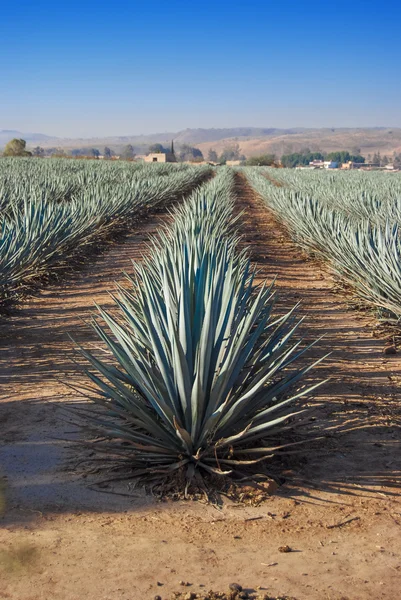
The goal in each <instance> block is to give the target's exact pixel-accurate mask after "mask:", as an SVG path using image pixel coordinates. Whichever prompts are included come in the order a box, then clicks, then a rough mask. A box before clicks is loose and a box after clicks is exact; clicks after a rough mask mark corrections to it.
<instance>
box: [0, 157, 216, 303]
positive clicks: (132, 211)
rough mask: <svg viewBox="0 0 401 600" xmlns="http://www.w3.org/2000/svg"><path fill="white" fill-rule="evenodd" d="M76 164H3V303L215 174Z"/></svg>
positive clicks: (172, 168) (173, 168)
mask: <svg viewBox="0 0 401 600" xmlns="http://www.w3.org/2000/svg"><path fill="white" fill-rule="evenodd" d="M74 162H75V161H67V160H51V161H45V160H41V159H36V160H35V159H29V161H28V160H24V159H8V160H6V159H2V160H1V161H0V191H1V194H2V196H1V198H0V201H1V202H2V205H3V210H2V211H1V215H0V302H4V301H9V300H10V299H15V298H16V297H17V296H18V292H19V291H21V290H23V289H24V287H25V286H26V285H29V284H30V283H31V282H32V280H35V279H37V278H38V277H40V276H42V275H43V274H45V273H47V272H48V271H49V270H52V269H53V270H54V269H60V268H63V267H64V266H65V265H66V264H68V262H69V260H70V259H71V256H72V255H74V254H75V253H76V252H77V249H79V248H82V247H83V246H87V245H88V244H90V243H93V242H97V241H98V240H99V239H100V238H102V237H105V236H106V235H107V234H108V233H109V232H110V230H111V229H114V228H116V226H121V225H124V224H125V223H126V222H127V219H131V218H133V217H138V216H139V215H140V214H143V213H144V212H146V211H147V210H149V209H151V208H155V207H157V206H158V205H162V204H163V203H165V202H166V201H167V200H171V199H172V198H174V197H177V196H179V195H184V194H186V193H188V192H189V191H191V190H192V189H193V187H194V186H196V185H198V184H200V183H201V182H202V181H203V180H204V178H205V177H208V176H210V175H211V170H210V169H209V168H208V167H205V168H204V167H188V166H185V167H178V168H177V167H176V165H169V166H168V167H167V168H166V166H164V165H162V166H161V168H159V167H158V166H156V165H145V166H142V165H140V166H139V167H138V166H137V165H135V164H131V163H124V164H123V165H120V164H118V163H109V164H107V163H104V164H101V165H99V163H97V162H94V161H88V162H86V161H85V162H80V161H77V166H76V165H74ZM64 170H65V173H64Z"/></svg>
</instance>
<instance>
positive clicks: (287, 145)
mask: <svg viewBox="0 0 401 600" xmlns="http://www.w3.org/2000/svg"><path fill="white" fill-rule="evenodd" d="M14 137H19V138H23V139H24V140H26V141H27V145H28V147H30V148H33V147H34V146H38V145H39V146H42V147H43V148H50V147H57V148H63V149H65V150H72V149H73V148H84V147H85V148H88V147H89V148H99V149H100V150H101V151H102V149H103V148H104V146H109V147H110V148H112V149H113V150H114V151H115V152H117V153H118V152H120V151H121V149H122V148H123V146H125V145H127V144H132V145H133V146H134V148H135V151H136V152H137V153H138V154H140V153H142V152H145V151H146V150H147V148H148V147H149V145H150V144H153V143H156V142H159V143H161V144H163V145H165V146H167V145H170V143H171V140H174V145H175V147H176V148H178V147H179V146H180V145H182V144H191V145H194V146H197V147H199V148H200V149H201V150H202V152H203V153H204V154H206V153H207V151H208V150H209V149H210V148H213V149H214V150H216V151H217V152H218V153H219V152H221V151H222V150H223V149H224V148H226V147H227V146H230V145H233V144H238V145H239V147H240V152H241V153H243V154H245V156H253V155H257V154H263V153H274V154H276V155H277V156H281V155H282V154H288V153H290V152H299V151H300V150H304V149H306V148H309V149H310V150H312V151H321V152H330V151H332V150H350V151H355V150H356V149H360V151H361V153H362V154H363V155H364V156H367V155H368V154H373V153H375V152H379V151H380V152H381V153H382V154H387V155H388V156H391V155H392V154H393V152H394V151H395V152H397V153H399V152H401V128H398V127H393V128H390V127H366V128H347V127H340V128H319V129H318V128H303V127H298V128H290V129H279V128H275V127H270V128H267V127H233V128H224V129H184V130H182V131H178V132H164V133H153V134H147V135H124V136H108V137H93V138H58V137H55V136H49V135H45V134H43V133H24V132H21V131H14V130H2V131H1V130H0V147H4V146H5V144H6V143H7V142H8V141H9V140H10V139H12V138H14Z"/></svg>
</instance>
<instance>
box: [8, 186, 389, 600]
mask: <svg viewBox="0 0 401 600" xmlns="http://www.w3.org/2000/svg"><path fill="white" fill-rule="evenodd" d="M238 209H241V210H243V211H244V214H243V216H242V232H243V234H244V244H246V245H248V246H250V249H251V252H252V256H253V259H254V260H255V261H256V262H257V263H258V265H259V267H260V277H266V278H268V279H271V278H272V277H274V276H275V275H277V276H278V279H277V290H278V303H277V310H278V312H281V311H283V310H284V309H285V308H289V307H290V306H292V305H293V304H294V303H295V302H298V301H300V302H301V303H302V304H301V308H300V312H301V314H306V315H307V318H306V321H305V324H304V326H303V327H304V330H305V332H306V335H307V337H308V339H311V340H312V339H315V338H316V337H319V336H320V335H322V334H323V333H324V334H325V338H324V339H323V340H322V341H321V342H320V343H319V346H318V347H317V348H315V349H314V350H313V354H312V356H314V357H317V356H321V355H323V354H325V353H327V352H328V351H332V355H331V356H330V357H329V358H328V359H327V360H326V361H324V362H323V363H322V364H321V365H320V366H319V368H318V372H317V373H316V376H317V377H319V378H320V377H321V378H326V377H328V376H330V377H331V380H330V382H328V383H327V384H326V385H325V386H324V387H323V388H321V391H320V392H319V395H318V399H319V400H320V401H322V402H323V407H321V408H319V409H318V410H317V413H316V415H317V420H319V419H320V421H321V422H323V423H324V424H325V425H326V426H333V427H334V426H340V427H343V426H344V424H345V423H348V426H349V425H350V424H351V423H352V426H353V430H352V431H348V432H347V433H344V434H342V435H341V436H340V435H339V434H333V437H332V438H330V439H329V440H327V441H324V442H321V443H320V444H317V445H316V447H315V448H314V449H313V451H312V452H310V453H307V454H305V455H304V456H303V457H302V460H299V459H298V458H297V459H296V460H295V462H294V466H293V468H291V469H288V465H287V467H286V471H287V472H286V474H285V475H286V479H287V481H286V483H285V484H284V485H283V486H282V487H281V488H279V489H278V490H277V492H276V494H275V495H273V496H271V497H270V498H268V499H267V500H266V501H265V502H263V503H262V504H260V505H259V506H257V507H256V506H248V505H241V504H236V503H234V502H233V501H229V500H228V499H227V501H226V502H225V503H224V505H223V506H221V507H218V506H213V505H207V504H203V503H201V502H194V501H180V502H171V501H167V502H158V501H157V500H155V499H154V498H153V497H152V496H149V495H146V493H145V492H144V491H142V490H138V489H137V490H135V492H134V495H129V494H128V489H127V490H126V491H127V494H128V495H117V494H114V493H108V492H113V489H105V493H100V492H98V491H94V490H93V489H91V488H90V487H89V486H88V483H90V481H89V480H90V477H89V478H87V479H83V478H82V477H81V476H80V475H79V471H76V470H75V469H73V468H71V465H72V464H74V463H73V459H74V450H73V449H71V448H70V446H68V445H67V444H66V443H65V442H64V441H63V440H64V439H65V438H66V437H68V435H70V434H71V433H72V435H74V431H75V428H74V425H73V424H72V423H71V420H70V416H69V414H68V413H67V414H66V413H65V412H64V410H63V409H62V407H63V405H64V404H65V403H66V402H67V403H68V402H69V401H70V400H76V398H77V395H76V393H75V392H74V391H73V390H71V389H70V388H68V387H67V386H66V385H65V381H67V382H69V383H74V384H79V383H81V382H84V376H83V375H82V374H81V373H80V372H79V371H77V370H76V367H75V366H74V364H73V363H72V360H71V358H72V343H71V341H70V339H69V337H68V333H72V334H73V335H74V336H75V337H76V339H77V340H78V341H79V342H80V343H82V344H84V345H85V347H89V348H96V347H98V346H99V343H98V342H97V341H96V339H95V338H94V336H93V334H92V333H91V330H90V328H89V327H88V326H87V325H85V324H84V323H83V322H82V319H86V318H87V317H88V316H89V315H90V313H91V311H92V310H93V302H94V301H96V302H98V303H99V304H101V305H103V306H111V305H112V301H111V299H110V297H109V295H108V292H109V291H110V290H112V289H113V282H114V281H115V280H119V279H121V273H122V271H124V270H127V271H130V264H131V260H132V259H135V260H137V259H140V257H141V256H142V253H143V252H144V251H145V247H146V241H147V240H148V238H149V235H151V234H152V233H154V231H155V230H156V229H157V227H158V226H159V225H160V221H161V219H162V218H163V217H160V216H159V217H158V218H153V220H147V221H146V222H144V224H143V225H142V226H141V227H139V228H138V229H137V230H136V231H133V232H132V234H131V235H130V236H128V237H126V238H125V239H124V243H122V244H119V245H115V246H114V247H112V248H109V250H108V251H107V252H106V253H105V254H104V255H103V256H102V257H100V258H99V260H98V261H97V262H96V263H94V264H91V265H88V266H87V268H85V269H84V270H83V271H81V272H80V273H79V274H77V275H76V277H75V278H74V279H73V280H71V279H70V280H69V282H67V283H64V284H61V285H57V286H52V287H48V288H47V289H45V290H43V291H42V292H40V293H39V294H38V295H37V296H36V297H34V298H31V299H30V300H29V301H26V302H25V303H24V304H23V305H22V306H21V307H20V308H19V310H18V311H17V312H16V313H15V315H14V316H11V317H7V318H6V319H4V320H3V321H2V323H1V325H0V346H1V352H0V384H1V403H0V423H1V437H0V468H1V470H2V472H3V475H5V476H6V483H7V493H6V498H7V500H6V510H5V514H4V516H3V518H2V519H0V527H1V530H0V581H1V585H0V598H9V599H18V600H45V599H46V600H47V599H49V598H52V599H54V600H66V599H68V600H70V599H71V600H81V599H82V598H85V599H88V600H120V599H127V600H128V599H130V600H139V599H147V598H149V599H152V598H154V597H155V596H157V595H159V596H160V597H161V598H163V599H165V598H169V597H170V596H171V594H172V592H173V591H174V590H181V591H182V590H183V588H182V586H180V581H184V582H188V583H189V584H190V585H188V586H186V587H185V591H188V592H194V593H201V592H202V590H207V589H210V588H213V589H215V590H221V591H223V590H227V587H228V584H230V583H231V582H233V581H238V583H240V584H241V585H242V586H244V588H247V589H256V588H257V587H258V586H260V588H261V593H262V591H263V592H267V591H268V592H269V594H270V595H271V596H275V595H279V594H281V595H288V596H292V597H295V598H297V599H298V600H325V599H328V600H340V599H343V600H345V599H348V600H365V599H366V600H367V599H373V598H374V599H375V600H378V599H388V600H390V599H391V600H393V599H394V600H396V599H397V598H399V597H400V592H399V589H400V582H401V503H400V474H401V460H400V448H399V441H400V385H399V384H400V380H401V360H400V357H399V355H398V354H397V355H394V356H391V355H390V356H387V355H384V354H383V347H384V343H383V340H381V339H378V338H376V337H374V335H373V332H374V325H375V321H374V318H373V316H372V315H370V314H369V313H367V312H365V313H361V312H356V311H355V310H352V309H351V308H350V307H349V304H348V298H347V296H346V294H345V293H343V292H341V291H338V289H337V287H336V286H335V284H334V282H333V279H332V277H331V276H330V274H329V273H328V272H327V269H326V268H325V267H324V266H321V265H319V264H317V263H315V262H313V261H310V260H309V259H307V257H306V256H305V255H304V254H303V253H302V252H301V251H300V250H298V249H297V248H296V247H295V246H294V244H293V243H292V242H291V241H290V239H289V238H288V235H287V233H286V232H285V230H284V229H283V228H282V227H281V226H280V225H279V224H278V223H277V222H276V221H275V220H274V217H273V215H272V214H271V213H269V211H268V210H267V209H266V208H265V206H264V205H263V204H262V202H261V201H260V200H259V199H258V198H256V197H255V195H254V194H253V193H251V191H250V189H249V188H248V187H247V186H246V185H245V184H244V182H243V181H241V180H240V179H238ZM119 491H121V489H120V490H119ZM284 546H289V548H290V549H291V550H292V551H291V552H282V551H280V549H281V550H282V549H283V547H284ZM184 597H185V596H184Z"/></svg>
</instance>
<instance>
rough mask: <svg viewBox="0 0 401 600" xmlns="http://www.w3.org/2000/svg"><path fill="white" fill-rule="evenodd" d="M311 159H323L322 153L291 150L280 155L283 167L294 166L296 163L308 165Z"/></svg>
mask: <svg viewBox="0 0 401 600" xmlns="http://www.w3.org/2000/svg"><path fill="white" fill-rule="evenodd" d="M313 160H324V155H323V154H322V153H321V152H307V153H302V152H293V153H292V154H284V155H283V156H282V157H281V164H282V165H283V167H288V168H294V167H297V166H298V165H304V166H306V165H309V163H310V162H312V161H313Z"/></svg>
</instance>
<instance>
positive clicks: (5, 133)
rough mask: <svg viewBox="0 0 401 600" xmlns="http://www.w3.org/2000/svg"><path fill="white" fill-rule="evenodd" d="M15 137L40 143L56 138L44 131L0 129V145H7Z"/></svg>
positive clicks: (32, 142) (31, 142)
mask: <svg viewBox="0 0 401 600" xmlns="http://www.w3.org/2000/svg"><path fill="white" fill-rule="evenodd" d="M13 138H22V139H23V140H25V141H26V142H27V143H28V142H29V143H30V144H39V143H43V142H46V141H48V140H52V139H54V138H52V137H50V136H49V135H45V134H44V133H23V132H22V131H16V130H14V129H2V130H0V146H5V145H6V144H7V142H9V141H10V140H12V139H13Z"/></svg>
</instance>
